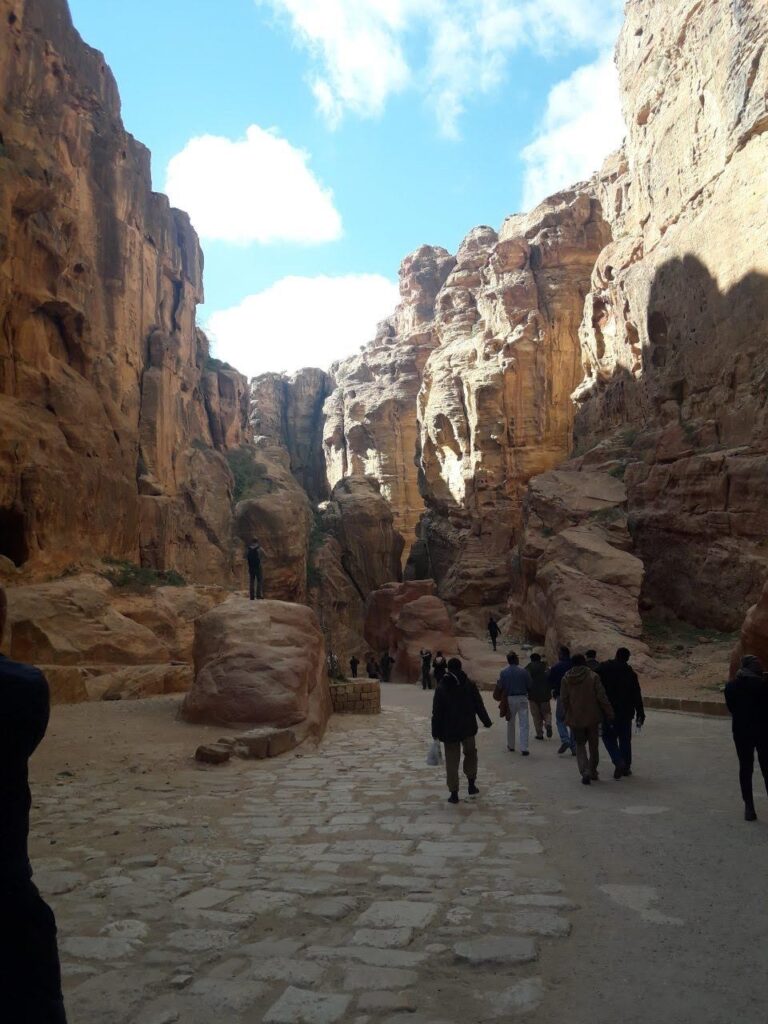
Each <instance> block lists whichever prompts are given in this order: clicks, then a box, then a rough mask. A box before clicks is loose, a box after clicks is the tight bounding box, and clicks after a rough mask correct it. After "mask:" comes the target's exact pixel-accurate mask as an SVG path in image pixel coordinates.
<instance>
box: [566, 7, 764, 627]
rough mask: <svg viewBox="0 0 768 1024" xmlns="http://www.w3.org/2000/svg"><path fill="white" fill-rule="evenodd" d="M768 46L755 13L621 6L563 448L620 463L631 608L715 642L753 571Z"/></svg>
mask: <svg viewBox="0 0 768 1024" xmlns="http://www.w3.org/2000/svg"><path fill="white" fill-rule="evenodd" d="M767 34H768V8H766V6H765V4H762V3H743V4H737V5H730V6H728V5H725V6H724V5H723V4H720V3H718V2H717V0H703V2H701V0H695V2H694V0H684V2H681V3H678V4H675V5H672V8H671V9H670V8H667V7H663V6H662V5H658V4H653V3H651V2H650V0H635V2H633V3H630V4H628V6H627V17H626V22H625V25H624V28H623V30H622V33H621V37H620V40H619V44H618V50H617V58H618V66H619V73H620V78H621V87H622V95H623V103H624V111H625V115H626V120H627V130H628V135H627V141H626V150H625V152H623V153H621V154H619V155H618V156H617V157H615V158H613V159H612V160H611V161H609V162H608V163H607V165H606V167H605V168H604V169H603V173H602V175H601V178H600V183H599V185H600V192H601V196H602V204H603V209H604V211H605V214H606V216H607V217H608V219H609V221H610V222H611V226H612V229H613V241H612V242H611V243H610V244H609V245H608V246H607V247H606V248H605V249H604V250H603V252H602V253H601V254H600V257H599V259H598V261H597V264H596V267H595V271H594V274H593V277H592V289H591V294H590V297H589V300H588V301H587V304H586V309H585V316H584V322H583V325H582V331H581V337H582V351H583V363H584V370H585V378H584V381H583V383H582V385H581V386H580V388H579V389H578V392H577V396H576V397H577V400H578V403H579V414H578V417H577V420H576V428H575V431H576V443H577V446H578V448H579V450H581V451H586V450H588V449H590V448H592V447H593V446H595V445H598V448H597V449H596V451H594V452H593V453H592V454H591V455H590V458H591V459H592V461H593V462H594V461H597V460H598V459H599V457H600V455H601V453H603V454H604V455H605V457H606V458H610V457H612V456H615V454H616V453H615V451H614V452H611V450H610V449H611V448H614V449H615V448H616V446H617V444H618V445H619V446H620V447H622V448H623V449H624V451H623V453H621V457H622V460H623V464H624V465H625V466H626V471H625V476H624V479H625V483H626V488H627V508H628V513H629V528H630V532H631V534H632V539H633V542H634V546H635V550H636V552H637V553H638V554H639V555H640V557H641V558H642V560H643V563H644V566H645V582H644V587H643V595H644V599H645V600H646V602H647V604H648V605H651V604H653V605H654V606H656V607H657V608H659V609H667V610H670V611H672V612H674V613H675V614H676V615H678V616H679V617H681V618H684V619H686V620H687V621H689V622H692V623H694V624H696V625H699V626H713V627H716V628H720V629H735V628H737V627H738V625H739V624H740V622H741V619H742V617H743V615H744V612H745V610H746V608H747V607H748V606H749V605H750V604H753V603H754V602H755V601H757V599H758V596H759V594H760V591H761V588H762V586H763V582H764V580H765V578H766V575H767V574H768V554H767V553H766V550H765V534H766V531H767V530H768V519H767V518H766V515H767V513H766V507H767V506H766V501H765V496H766V480H768V398H767V396H768V388H766V380H768V355H767V353H768V348H767V347H766V343H765V342H766V323H768V253H767V252H766V248H765V245H764V241H763V240H764V238H765V237H766V233H768V210H767V209H766V205H765V201H764V197H765V193H766V189H767V188H768V171H767V170H766V167H768V136H767V135H766V133H765V131H766V127H768V51H767V50H766V48H765V39H766V35H767ZM606 449H608V450H607V451H606Z"/></svg>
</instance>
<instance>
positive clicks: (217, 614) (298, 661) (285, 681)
mask: <svg viewBox="0 0 768 1024" xmlns="http://www.w3.org/2000/svg"><path fill="white" fill-rule="evenodd" d="M330 712H331V698H330V692H329V689H328V678H327V673H326V666H325V645H324V642H323V634H322V632H321V630H320V626H319V623H318V621H317V618H316V616H315V614H314V612H313V611H312V610H311V609H310V608H306V607H304V606H303V605H296V604H288V603H286V602H283V601H254V602H251V601H248V600H247V599H245V598H243V597H240V596H237V595H233V596H231V597H229V598H228V599H227V600H226V601H225V602H224V603H223V604H221V605H219V607H218V608H214V609H213V610H212V611H210V612H208V613H207V614H206V615H203V616H202V617H201V618H199V619H198V620H197V622H196V623H195V681H194V684H193V686H192V689H191V690H190V692H189V693H188V694H187V696H186V697H185V699H184V703H183V705H182V716H183V717H184V718H185V719H186V720H187V721H189V722H209V723H212V724H218V725H239V724H243V725H257V726H271V727H275V728H278V729H285V728H288V727H291V728H292V730H293V732H294V735H295V736H297V737H298V738H305V737H307V736H314V737H317V738H319V737H320V736H322V734H323V732H324V731H325V727H326V724H327V722H328V717H329V715H330Z"/></svg>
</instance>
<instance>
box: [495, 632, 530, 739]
mask: <svg viewBox="0 0 768 1024" xmlns="http://www.w3.org/2000/svg"><path fill="white" fill-rule="evenodd" d="M532 687H533V680H532V679H531V677H530V675H529V674H528V673H527V672H526V671H525V669H524V668H521V667H520V663H519V661H518V657H517V655H516V654H515V652H514V651H510V652H509V654H508V655H507V667H506V668H505V669H502V671H501V673H500V675H499V678H498V681H497V683H496V689H495V691H494V694H493V695H494V697H495V698H496V700H501V699H502V697H505V698H506V700H507V706H508V709H509V710H508V714H507V750H514V749H515V720H516V719H517V718H519V719H520V753H521V754H522V755H523V757H528V694H529V693H530V692H531V689H532Z"/></svg>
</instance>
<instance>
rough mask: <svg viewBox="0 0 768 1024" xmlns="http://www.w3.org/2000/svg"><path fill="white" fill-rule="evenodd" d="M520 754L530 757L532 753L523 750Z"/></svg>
mask: <svg viewBox="0 0 768 1024" xmlns="http://www.w3.org/2000/svg"><path fill="white" fill-rule="evenodd" d="M520 753H521V754H522V755H523V757H528V756H529V755H530V753H531V752H530V750H521V751H520Z"/></svg>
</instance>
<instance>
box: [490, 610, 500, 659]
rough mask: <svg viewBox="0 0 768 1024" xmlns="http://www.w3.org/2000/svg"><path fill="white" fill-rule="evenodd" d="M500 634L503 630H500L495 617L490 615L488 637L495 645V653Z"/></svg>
mask: <svg viewBox="0 0 768 1024" xmlns="http://www.w3.org/2000/svg"><path fill="white" fill-rule="evenodd" d="M500 632H501V630H500V629H499V624H498V622H497V621H496V619H494V617H493V616H492V615H489V616H488V636H489V637H490V638H491V643H492V644H493V649H494V651H495V650H496V641H497V640H498V639H499V633H500Z"/></svg>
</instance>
